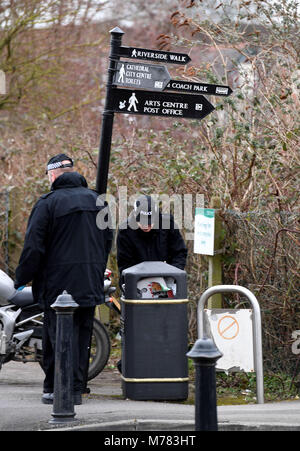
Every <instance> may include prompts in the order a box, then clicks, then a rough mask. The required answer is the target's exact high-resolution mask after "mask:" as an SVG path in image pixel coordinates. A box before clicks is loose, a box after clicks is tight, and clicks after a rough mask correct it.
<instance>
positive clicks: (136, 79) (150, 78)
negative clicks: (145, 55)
mask: <svg viewBox="0 0 300 451" xmlns="http://www.w3.org/2000/svg"><path fill="white" fill-rule="evenodd" d="M170 79H171V77H170V74H169V72H168V69H167V68H166V67H165V66H159V65H154V64H143V63H138V62H124V61H122V62H119V63H118V64H117V70H116V72H115V75H114V79H113V84H114V85H117V86H124V87H128V88H140V89H151V90H157V91H162V90H163V89H164V88H165V87H166V86H167V84H168V83H169V81H170Z"/></svg>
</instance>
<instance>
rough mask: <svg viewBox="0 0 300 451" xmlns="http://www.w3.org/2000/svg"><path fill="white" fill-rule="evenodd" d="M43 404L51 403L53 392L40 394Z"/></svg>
mask: <svg viewBox="0 0 300 451" xmlns="http://www.w3.org/2000/svg"><path fill="white" fill-rule="evenodd" d="M42 403H43V404H53V393H44V394H43V396H42Z"/></svg>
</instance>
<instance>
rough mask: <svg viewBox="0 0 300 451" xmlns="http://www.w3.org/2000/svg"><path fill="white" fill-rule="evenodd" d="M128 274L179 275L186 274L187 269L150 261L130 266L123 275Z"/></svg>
mask: <svg viewBox="0 0 300 451" xmlns="http://www.w3.org/2000/svg"><path fill="white" fill-rule="evenodd" d="M128 274H136V275H139V276H144V275H145V276H172V275H174V276H176V275H177V276H178V275H183V274H185V271H184V270H182V269H179V268H176V266H173V265H169V264H168V263H164V262H161V261H148V262H142V263H138V264H137V265H134V266H130V268H127V269H124V270H123V271H122V275H123V276H126V275H128Z"/></svg>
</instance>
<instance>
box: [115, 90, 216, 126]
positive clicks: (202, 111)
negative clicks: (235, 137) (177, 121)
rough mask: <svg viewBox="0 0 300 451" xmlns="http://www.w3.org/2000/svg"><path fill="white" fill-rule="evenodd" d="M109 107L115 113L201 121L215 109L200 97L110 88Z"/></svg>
mask: <svg viewBox="0 0 300 451" xmlns="http://www.w3.org/2000/svg"><path fill="white" fill-rule="evenodd" d="M111 106H112V109H113V111H114V112H116V113H125V114H147V115H151V116H164V117H173V118H190V119H203V118H204V117H205V116H207V115H208V114H209V113H211V112H212V111H213V110H214V109H215V108H214V106H213V105H212V104H211V103H210V102H209V101H208V100H207V99H206V98H205V97H203V96H202V95H190V94H173V93H167V92H160V93H158V92H148V91H136V92H135V91H132V90H128V89H118V88H112V99H111Z"/></svg>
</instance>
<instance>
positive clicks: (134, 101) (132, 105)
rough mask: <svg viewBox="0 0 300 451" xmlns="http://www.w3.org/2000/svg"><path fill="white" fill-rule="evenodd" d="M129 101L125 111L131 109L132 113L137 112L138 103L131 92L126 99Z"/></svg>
mask: <svg viewBox="0 0 300 451" xmlns="http://www.w3.org/2000/svg"><path fill="white" fill-rule="evenodd" d="M128 101H129V107H128V108H127V111H131V108H132V107H133V110H134V111H137V107H136V104H137V103H139V101H138V99H137V98H136V95H135V93H134V92H133V93H132V95H131V96H130V97H129V99H128Z"/></svg>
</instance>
